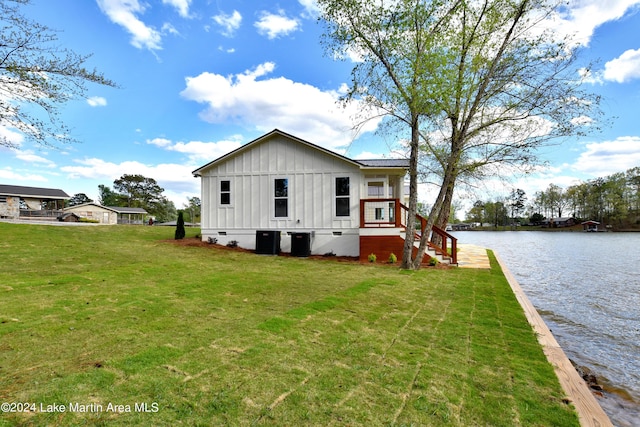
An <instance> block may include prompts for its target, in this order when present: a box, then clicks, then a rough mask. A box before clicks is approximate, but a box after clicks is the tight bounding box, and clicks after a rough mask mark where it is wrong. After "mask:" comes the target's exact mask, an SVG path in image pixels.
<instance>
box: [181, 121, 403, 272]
mask: <svg viewBox="0 0 640 427" xmlns="http://www.w3.org/2000/svg"><path fill="white" fill-rule="evenodd" d="M408 167H409V162H408V160H406V159H378V160H354V159H350V158H347V157H344V156H341V155H340V154H337V153H334V152H332V151H329V150H327V149H324V148H322V147H319V146H317V145H314V144H312V143H310V142H307V141H304V140H302V139H300V138H297V137H295V136H292V135H289V134H287V133H285V132H282V131H280V130H277V129H276V130H273V131H272V132H269V133H268V134H266V135H263V136H261V137H259V138H257V139H255V140H253V141H251V142H249V143H247V144H246V145H244V146H242V147H240V148H238V149H237V150H235V151H232V152H231V153H228V154H226V155H224V156H222V157H220V158H218V159H216V160H214V161H212V162H210V163H207V164H206V165H204V166H202V167H200V168H198V169H196V170H195V171H193V174H194V176H196V177H199V178H200V179H201V184H202V188H201V191H202V197H201V200H202V209H201V212H202V218H201V228H202V230H201V234H202V239H203V240H205V241H206V240H208V239H216V241H217V242H218V243H221V244H227V243H229V242H232V241H235V242H237V244H238V246H240V247H243V248H246V249H259V248H258V247H260V246H261V243H263V242H262V241H261V239H271V238H274V236H275V238H276V239H277V240H278V242H277V244H273V246H272V247H273V249H274V252H276V253H277V251H278V249H281V250H282V251H283V252H297V251H298V250H299V249H300V248H299V244H298V243H299V242H302V250H301V252H300V254H302V255H303V256H304V255H307V254H309V253H310V254H320V255H324V254H329V253H331V254H335V255H338V256H357V257H360V259H365V260H366V258H367V255H368V254H369V253H371V252H375V253H376V255H377V257H378V259H386V258H387V257H388V256H389V253H391V252H394V253H395V254H396V255H397V256H398V258H400V257H401V255H402V246H403V244H404V240H403V236H404V234H403V233H404V225H405V224H406V221H405V220H406V207H405V206H404V205H403V204H402V203H401V201H403V200H404V197H405V195H404V191H403V190H404V187H405V186H404V177H405V174H406V171H407V169H408ZM262 236H264V237H262ZM267 243H269V244H270V242H267ZM296 254H297V253H296Z"/></svg>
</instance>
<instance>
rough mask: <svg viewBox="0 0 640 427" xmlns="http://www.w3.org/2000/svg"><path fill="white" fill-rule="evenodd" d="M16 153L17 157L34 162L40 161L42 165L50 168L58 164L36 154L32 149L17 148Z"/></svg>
mask: <svg viewBox="0 0 640 427" xmlns="http://www.w3.org/2000/svg"><path fill="white" fill-rule="evenodd" d="M14 153H15V157H16V159H19V160H22V161H24V162H28V163H32V164H33V163H39V164H41V165H44V166H47V167H50V168H52V167H55V166H56V164H55V163H54V162H52V161H51V160H49V159H47V158H45V157H42V156H38V155H36V154H34V152H33V151H32V150H15V151H14Z"/></svg>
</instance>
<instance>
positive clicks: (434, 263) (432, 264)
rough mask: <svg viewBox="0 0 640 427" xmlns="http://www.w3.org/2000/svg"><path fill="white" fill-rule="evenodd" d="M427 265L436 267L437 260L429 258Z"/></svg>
mask: <svg viewBox="0 0 640 427" xmlns="http://www.w3.org/2000/svg"><path fill="white" fill-rule="evenodd" d="M429 265H430V266H432V267H435V266H436V265H438V259H437V258H434V257H431V259H430V260H429Z"/></svg>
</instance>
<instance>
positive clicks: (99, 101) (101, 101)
mask: <svg viewBox="0 0 640 427" xmlns="http://www.w3.org/2000/svg"><path fill="white" fill-rule="evenodd" d="M87 104H89V105H90V106H92V107H104V106H106V105H107V100H106V99H105V98H103V97H101V96H92V97H90V98H88V99H87Z"/></svg>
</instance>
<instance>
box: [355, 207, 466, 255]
mask: <svg viewBox="0 0 640 427" xmlns="http://www.w3.org/2000/svg"><path fill="white" fill-rule="evenodd" d="M408 216H409V208H408V207H407V206H405V205H404V204H402V203H400V200H398V199H361V200H360V227H361V228H370V227H380V228H382V227H398V228H406V227H407V223H408V221H407V220H408ZM415 219H416V222H417V224H416V234H415V236H414V239H415V240H420V237H421V236H422V233H423V232H424V230H425V229H426V227H427V220H426V218H424V217H423V216H421V215H418V214H416V218H415ZM428 239H429V240H428V242H429V247H430V248H432V249H433V250H435V251H436V253H437V254H439V255H441V256H444V257H449V258H451V263H452V264H457V263H458V256H457V250H458V247H457V242H458V239H456V238H455V237H453V236H452V235H451V234H449V233H447V232H446V231H445V230H442V229H441V228H439V227H436V226H435V225H434V226H433V227H432V229H431V235H430V236H428Z"/></svg>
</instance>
